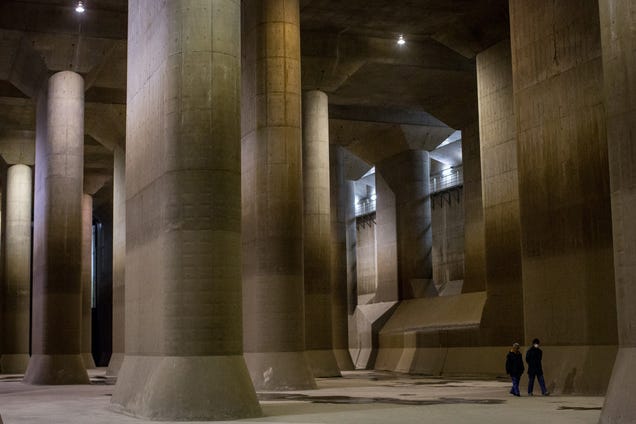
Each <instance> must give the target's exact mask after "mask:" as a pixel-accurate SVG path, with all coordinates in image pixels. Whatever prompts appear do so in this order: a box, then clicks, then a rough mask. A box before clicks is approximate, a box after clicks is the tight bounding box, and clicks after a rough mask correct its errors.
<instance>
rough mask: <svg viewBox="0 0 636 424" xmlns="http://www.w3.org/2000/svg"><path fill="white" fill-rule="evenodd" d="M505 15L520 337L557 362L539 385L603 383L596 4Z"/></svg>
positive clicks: (536, 7)
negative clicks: (521, 313)
mask: <svg viewBox="0 0 636 424" xmlns="http://www.w3.org/2000/svg"><path fill="white" fill-rule="evenodd" d="M510 25H511V48H512V77H513V89H514V113H515V121H516V137H517V151H518V153H517V158H518V161H519V162H518V174H519V205H520V216H521V255H522V276H523V299H524V305H523V308H524V316H525V337H526V340H527V341H529V340H532V338H534V337H538V338H540V339H541V342H542V344H543V346H544V347H545V349H544V353H545V356H544V364H546V367H547V366H550V364H553V366H555V365H556V366H555V368H553V369H548V368H545V372H546V376H547V379H548V386H551V385H552V386H553V389H554V390H555V391H563V392H578V393H603V392H604V391H605V389H606V387H607V384H608V381H609V376H610V373H611V367H612V362H613V359H614V356H615V354H616V344H617V329H616V295H615V290H614V265H613V260H614V258H613V244H612V215H611V212H610V194H609V170H608V157H607V132H606V126H605V105H604V101H603V69H602V58H601V38H600V29H599V9H598V4H597V2H592V1H588V2H580V1H576V0H563V1H558V2H555V1H552V0H535V1H532V2H528V1H526V0H511V1H510ZM621 89H622V88H621ZM550 349H551V351H549V350H550ZM548 357H549V358H550V360H549V361H547V358H548ZM558 364H561V365H558Z"/></svg>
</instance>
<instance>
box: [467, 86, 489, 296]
mask: <svg viewBox="0 0 636 424" xmlns="http://www.w3.org/2000/svg"><path fill="white" fill-rule="evenodd" d="M474 105H475V107H474V110H470V111H467V115H469V116H470V118H469V119H468V121H469V123H468V124H466V125H465V126H464V127H463V128H462V169H463V174H464V187H463V192H464V199H463V201H464V284H463V286H462V293H473V292H477V291H484V290H486V258H485V244H484V211H483V202H482V191H481V190H482V185H481V160H480V149H479V117H478V105H477V97H476V93H475V102H474Z"/></svg>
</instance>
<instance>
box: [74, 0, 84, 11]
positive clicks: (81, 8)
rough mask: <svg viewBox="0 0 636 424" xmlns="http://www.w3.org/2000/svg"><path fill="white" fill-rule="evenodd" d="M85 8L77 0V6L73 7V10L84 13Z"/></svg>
mask: <svg viewBox="0 0 636 424" xmlns="http://www.w3.org/2000/svg"><path fill="white" fill-rule="evenodd" d="M85 10H86V9H84V3H82V2H81V1H79V2H77V7H76V8H75V11H76V12H77V13H84V11H85Z"/></svg>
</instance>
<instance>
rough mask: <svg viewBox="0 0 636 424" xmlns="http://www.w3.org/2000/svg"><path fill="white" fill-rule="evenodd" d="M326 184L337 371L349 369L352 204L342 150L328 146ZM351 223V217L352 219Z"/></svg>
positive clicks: (350, 361) (351, 363) (333, 145)
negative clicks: (348, 231) (349, 230)
mask: <svg viewBox="0 0 636 424" xmlns="http://www.w3.org/2000/svg"><path fill="white" fill-rule="evenodd" d="M329 180H330V183H329V185H330V203H331V212H330V215H331V230H330V233H331V286H332V287H333V292H332V300H331V301H332V304H333V309H332V313H333V315H332V326H333V327H332V328H333V347H334V352H335V354H336V360H337V361H338V367H339V368H340V369H341V370H350V369H353V361H352V360H351V355H350V354H349V323H348V317H349V311H348V310H347V309H348V306H347V305H348V293H347V291H348V270H347V212H348V211H350V209H351V208H350V207H349V204H348V202H349V201H351V203H352V205H351V206H352V207H353V206H354V205H353V203H354V200H353V199H350V198H349V197H348V196H347V194H348V191H347V187H348V184H347V180H346V178H345V169H344V148H343V147H341V146H338V145H335V144H331V145H329ZM354 219H355V217H354Z"/></svg>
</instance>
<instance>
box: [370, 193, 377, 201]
mask: <svg viewBox="0 0 636 424" xmlns="http://www.w3.org/2000/svg"><path fill="white" fill-rule="evenodd" d="M377 198H378V197H377V196H376V195H375V194H372V195H371V200H372V201H374V202H375V199H377Z"/></svg>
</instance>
